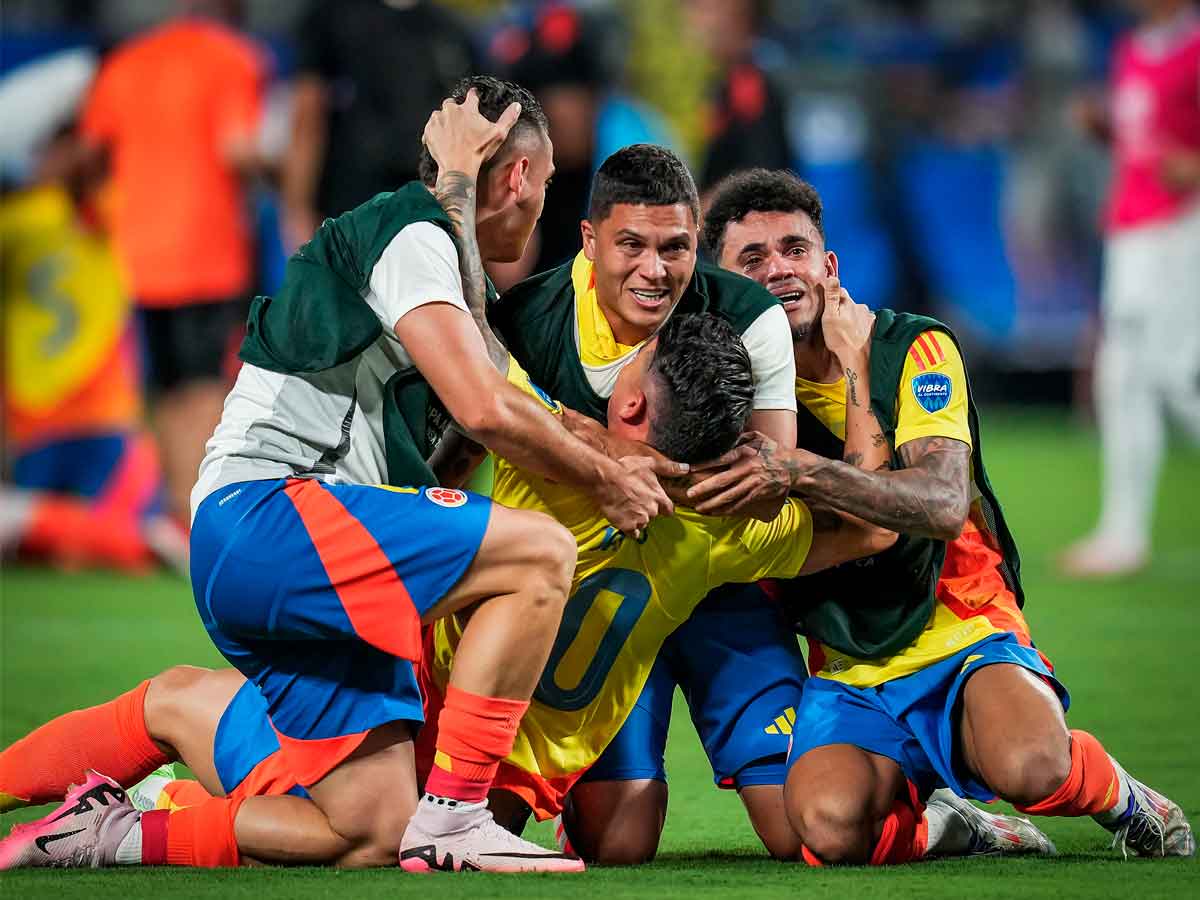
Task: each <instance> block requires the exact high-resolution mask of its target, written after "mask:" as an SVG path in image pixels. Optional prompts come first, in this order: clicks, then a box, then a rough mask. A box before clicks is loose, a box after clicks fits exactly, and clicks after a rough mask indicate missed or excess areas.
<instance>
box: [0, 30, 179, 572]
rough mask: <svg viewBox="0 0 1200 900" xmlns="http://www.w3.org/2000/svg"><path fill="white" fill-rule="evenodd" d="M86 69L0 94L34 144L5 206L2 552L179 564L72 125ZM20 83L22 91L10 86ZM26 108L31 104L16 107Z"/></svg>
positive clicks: (98, 175) (133, 355)
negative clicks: (162, 560)
mask: <svg viewBox="0 0 1200 900" xmlns="http://www.w3.org/2000/svg"><path fill="white" fill-rule="evenodd" d="M94 69H95V60H94V57H93V55H92V54H91V53H90V52H88V51H69V52H66V53H63V54H59V55H58V56H56V57H53V58H51V59H49V60H46V61H43V62H40V63H38V64H36V65H32V66H28V67H25V69H23V70H20V72H19V73H16V74H14V75H12V76H10V77H9V78H8V79H6V82H5V85H4V87H3V88H0V94H2V95H3V99H0V118H3V120H4V122H5V124H6V127H9V128H13V129H15V130H20V131H22V132H23V135H24V137H25V139H26V140H27V141H28V142H29V144H30V145H31V146H30V147H29V152H28V154H26V155H27V157H28V158H27V159H26V160H24V161H23V164H22V165H21V166H20V168H22V169H24V170H25V182H24V183H23V184H22V185H21V186H20V187H17V188H15V189H14V190H12V191H10V192H7V193H5V194H4V195H3V196H2V197H0V272H2V273H3V274H2V276H0V298H2V299H3V323H4V336H5V341H4V361H5V367H4V430H5V449H6V455H8V457H9V458H8V460H7V462H8V463H9V478H8V479H7V480H6V483H5V484H4V485H3V486H2V487H0V549H2V550H5V551H12V550H15V551H17V552H19V553H21V554H22V555H23V556H31V557H35V558H39V559H45V560H48V561H51V562H53V563H55V564H58V565H63V566H67V567H76V566H91V565H100V566H111V567H113V568H117V569H121V570H124V571H142V570H144V569H146V568H147V567H148V566H149V565H151V564H152V563H153V561H154V559H155V556H156V555H161V556H163V558H165V559H166V560H168V561H171V562H173V563H175V564H177V565H179V566H180V567H182V566H183V564H184V560H185V557H186V544H185V542H184V540H183V536H182V534H181V533H180V532H179V531H178V530H177V529H176V528H175V527H173V526H172V525H171V523H170V522H169V520H168V519H167V517H166V516H165V515H164V512H163V496H162V479H161V472H160V470H159V466H158V458H157V455H156V453H155V450H154V445H153V442H152V441H151V440H150V439H149V438H148V437H147V436H146V435H145V434H144V433H143V432H142V428H141V419H142V408H141V389H140V384H139V374H138V361H137V345H136V334H135V330H134V328H133V323H132V318H131V308H130V304H129V298H128V295H127V293H126V290H125V284H124V281H123V278H122V277H121V271H120V266H119V265H118V262H117V260H116V258H115V256H114V254H113V251H112V247H111V245H110V243H109V240H108V237H107V235H106V234H105V233H104V224H105V223H104V215H103V212H104V211H103V203H102V196H101V195H99V194H98V193H97V187H98V186H99V183H100V181H101V180H102V178H103V172H102V171H101V169H100V167H99V166H97V165H96V160H95V159H94V158H93V157H90V156H89V155H88V154H86V153H84V152H82V150H81V147H80V144H79V141H78V137H77V134H76V131H75V124H74V117H75V111H76V107H77V105H78V102H79V99H80V97H81V96H82V94H83V92H84V90H85V89H86V87H87V85H88V83H89V82H90V80H91V77H92V73H93V72H94ZM18 82H20V84H18ZM25 101H32V102H25Z"/></svg>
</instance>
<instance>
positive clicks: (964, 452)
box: [688, 434, 971, 541]
mask: <svg viewBox="0 0 1200 900" xmlns="http://www.w3.org/2000/svg"><path fill="white" fill-rule="evenodd" d="M734 453H735V454H738V456H739V458H747V459H748V458H750V457H757V469H758V474H757V475H756V477H758V478H762V479H768V480H770V481H771V482H772V483H775V484H777V485H779V486H780V487H781V488H785V487H786V488H787V489H790V490H791V491H792V492H794V493H795V494H796V495H797V496H799V497H802V498H804V499H805V500H806V501H809V502H811V503H815V504H819V505H822V506H827V507H829V508H830V509H836V510H839V511H841V512H845V513H849V514H850V515H853V516H857V517H859V518H861V519H863V520H864V521H867V522H870V523H872V524H874V525H879V526H881V527H883V528H887V529H890V530H892V531H897V532H902V533H904V534H913V535H921V536H924V537H931V538H936V539H937V540H942V541H949V540H953V539H954V538H956V537H958V535H959V533H960V532H961V531H962V528H963V525H964V524H965V523H966V521H967V514H968V512H969V511H970V499H971V475H970V460H971V448H970V447H969V446H968V445H967V444H965V443H963V442H962V441H956V440H954V439H953V438H943V437H928V438H918V439H916V440H913V441H909V442H908V443H906V444H905V445H904V446H902V447H901V448H900V458H901V459H902V460H903V461H904V465H905V468H903V469H900V470H899V471H895V472H891V471H881V472H867V471H864V470H862V469H860V468H857V467H856V466H853V465H850V464H848V463H845V462H840V461H838V460H833V459H826V458H825V457H823V456H818V455H817V454H815V453H810V452H809V451H807V450H800V449H795V450H787V449H785V448H783V447H779V446H778V445H776V444H775V443H774V442H773V441H771V440H769V439H768V438H765V437H764V436H763V435H760V434H756V435H753V436H752V437H751V439H750V440H748V441H746V442H745V443H743V444H742V445H741V446H740V447H738V448H737V450H735V451H734ZM701 488H703V490H701ZM722 489H724V490H723V491H722ZM739 490H740V488H739V485H738V484H737V483H736V482H733V481H732V480H727V479H726V476H725V474H724V473H723V474H721V475H716V476H714V477H712V478H710V479H709V480H708V481H706V482H704V483H703V484H702V485H699V486H697V487H696V488H693V489H692V490H691V491H689V492H688V496H689V497H690V498H691V499H692V500H693V502H694V501H695V500H696V498H697V496H698V495H699V496H705V497H707V498H708V499H705V500H704V501H703V502H701V503H699V504H697V506H696V509H697V510H699V511H700V512H702V513H704V512H708V511H709V510H710V509H711V508H718V507H720V506H725V505H727V504H729V503H736V501H737V498H738V495H739ZM714 491H716V492H717V493H715V494H714Z"/></svg>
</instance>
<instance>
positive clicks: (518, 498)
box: [426, 363, 813, 819]
mask: <svg viewBox="0 0 1200 900" xmlns="http://www.w3.org/2000/svg"><path fill="white" fill-rule="evenodd" d="M509 378H510V380H511V381H513V382H514V383H516V384H518V385H520V386H522V387H526V386H527V385H528V376H526V375H525V374H524V372H522V371H521V370H520V367H519V366H515V363H514V365H513V368H511V369H510V372H509ZM531 387H532V386H528V387H526V390H529V392H530V393H534V394H535V396H539V395H540V398H541V400H542V402H543V403H545V404H546V405H547V406H548V407H549V408H551V409H555V408H556V406H557V405H556V404H554V402H553V401H552V400H550V399H549V398H548V397H546V396H545V395H544V394H541V393H540V392H537V391H536V389H533V390H530V388H531ZM492 499H493V500H494V501H496V502H499V503H502V504H504V505H505V506H510V507H514V508H517V509H530V510H536V511H538V512H543V513H546V514H548V515H551V516H553V517H554V518H555V519H557V520H558V521H559V522H560V523H562V525H563V526H565V527H566V528H567V529H568V530H569V531H570V532H571V534H572V535H574V537H575V542H576V544H577V546H578V548H579V558H578V562H577V563H576V566H575V577H574V580H573V582H572V586H571V597H570V599H569V600H568V601H567V606H566V609H565V611H564V614H563V623H562V626H561V628H560V630H559V634H558V637H557V639H556V640H555V642H554V647H553V649H552V650H551V653H550V659H549V661H548V663H547V664H546V668H545V671H544V672H543V673H542V677H541V680H540V681H539V683H538V686H537V689H536V691H535V692H534V696H533V701H532V702H531V704H530V707H529V711H528V712H527V713H526V714H525V718H524V719H522V721H521V727H520V730H519V731H518V733H517V737H516V742H515V744H514V746H513V752H512V753H511V754H510V755H509V756H508V758H507V759H506V760H505V762H506V763H507V765H506V766H505V767H503V771H502V772H501V774H500V776H499V777H498V779H497V782H496V785H497V787H502V788H504V789H505V790H510V791H512V792H514V793H516V794H518V795H519V796H521V797H522V798H523V799H524V800H525V801H526V802H527V803H528V804H529V805H530V807H531V808H532V809H533V810H534V811H535V813H537V815H538V817H539V818H543V819H544V818H548V817H550V816H552V815H555V814H556V813H557V812H559V811H560V810H561V808H562V798H563V796H564V795H565V794H566V792H567V790H569V789H570V787H571V785H572V784H573V783H574V782H575V781H577V780H578V778H579V776H580V775H582V774H583V772H584V771H585V770H586V769H587V768H588V766H590V765H591V764H592V763H593V762H595V761H596V759H597V758H598V757H599V756H600V754H601V752H602V751H603V750H604V748H605V747H606V746H607V745H608V743H609V741H610V740H611V739H612V738H613V737H614V736H615V735H616V733H617V731H618V730H619V729H620V727H621V725H622V723H623V722H624V721H625V717H626V716H627V715H628V714H629V712H630V710H631V709H632V708H633V705H634V703H636V702H637V698H638V697H639V696H640V694H641V692H642V688H643V687H644V685H645V683H646V679H647V678H648V677H649V674H650V669H651V667H652V666H653V665H654V660H655V658H656V657H657V656H658V651H659V648H660V647H661V646H662V644H663V642H664V641H665V640H666V638H667V636H668V635H670V634H671V632H672V631H674V630H675V629H676V628H677V627H678V626H679V625H681V624H682V623H683V622H684V621H685V620H686V619H687V618H688V617H689V616H690V615H691V614H692V610H693V609H694V608H695V607H696V605H697V604H698V603H699V602H700V601H701V600H702V599H703V598H704V597H705V596H706V595H707V594H708V593H709V591H711V590H712V589H713V588H716V587H719V586H720V585H723V584H728V583H731V582H741V583H748V582H754V581H758V580H759V579H760V578H772V577H775V578H789V577H794V576H796V575H798V574H799V572H800V569H801V567H802V566H803V565H804V561H805V559H806V558H807V556H808V551H809V547H810V546H811V544H812V538H813V526H812V517H811V515H810V514H809V510H808V507H807V506H805V505H804V503H803V502H801V501H800V500H797V499H791V500H789V501H788V502H787V503H786V504H785V505H784V507H783V511H782V512H781V513H780V514H779V515H778V516H777V517H776V518H775V519H773V520H772V521H771V522H759V521H757V520H753V519H746V518H737V517H729V518H714V517H710V516H702V515H700V514H699V513H697V512H695V511H694V510H691V509H685V508H679V509H677V510H676V513H675V515H674V516H669V517H660V518H657V519H655V520H654V521H653V522H651V523H650V525H649V527H648V528H646V530H645V531H644V532H643V534H642V537H641V539H640V540H634V539H632V538H626V537H625V536H623V535H622V534H621V533H620V532H618V531H616V530H615V529H614V528H613V527H612V526H611V525H609V524H608V522H607V521H606V520H605V519H604V518H603V516H601V515H600V513H599V512H598V511H597V510H596V507H595V506H594V505H593V503H592V501H591V500H590V499H589V498H588V497H586V496H585V495H584V494H582V493H581V492H580V491H578V490H577V489H575V488H571V487H566V486H564V485H561V484H555V483H552V482H549V481H547V480H546V479H544V478H540V477H538V476H535V475H531V474H530V473H528V472H524V471H521V470H519V469H516V468H514V467H513V466H512V465H510V464H509V463H508V462H506V461H505V460H503V459H499V458H497V459H496V461H495V482H494V485H493V489H492ZM461 636H462V626H461V623H460V622H459V621H458V620H457V619H456V618H446V619H442V620H440V621H438V622H437V623H436V624H435V625H434V626H433V636H432V647H433V650H432V654H431V655H430V657H429V658H428V659H427V660H426V664H427V667H428V669H427V671H428V674H429V675H430V676H431V680H432V682H433V684H434V686H435V687H436V688H437V689H438V691H439V692H443V693H444V691H445V687H446V684H447V682H448V681H449V677H450V667H451V665H452V661H453V657H454V650H455V647H457V645H458V641H459V639H460V638H461Z"/></svg>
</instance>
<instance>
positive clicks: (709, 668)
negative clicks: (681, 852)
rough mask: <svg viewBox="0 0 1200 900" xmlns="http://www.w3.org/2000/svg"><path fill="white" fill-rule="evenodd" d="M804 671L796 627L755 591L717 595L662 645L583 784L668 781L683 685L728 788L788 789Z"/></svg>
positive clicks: (717, 777) (718, 778)
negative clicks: (675, 705)
mask: <svg viewBox="0 0 1200 900" xmlns="http://www.w3.org/2000/svg"><path fill="white" fill-rule="evenodd" d="M805 678H806V671H805V665H804V657H803V655H802V654H801V653H800V647H799V644H798V643H797V641H796V636H795V634H794V633H793V632H792V629H791V628H790V627H789V626H788V624H787V622H785V621H784V619H783V617H782V616H781V615H780V614H779V611H778V609H777V607H776V605H775V604H774V603H773V602H771V600H770V599H769V598H768V597H767V596H766V595H765V594H764V593H763V592H762V590H761V589H760V588H759V587H758V585H733V584H731V585H725V586H724V587H721V588H718V589H716V590H715V591H713V592H711V593H710V594H709V595H708V596H707V597H706V598H704V600H703V601H702V602H701V603H700V605H699V606H697V607H696V609H695V610H694V611H693V612H692V615H691V618H689V619H688V620H687V621H686V622H685V623H684V624H683V625H681V626H680V627H679V628H677V629H676V630H675V632H674V633H672V634H671V636H670V637H669V638H667V641H666V642H665V643H664V644H663V647H662V650H661V651H660V652H659V655H658V659H657V661H656V662H655V664H654V669H653V670H652V671H651V673H650V678H649V679H648V680H647V682H646V687H645V688H644V689H643V691H642V695H641V697H640V698H639V700H638V703H637V705H636V706H635V707H634V709H633V711H632V712H631V713H630V714H629V717H628V718H627V719H626V720H625V724H624V725H622V726H621V730H620V732H618V733H617V736H616V737H615V738H614V739H613V741H612V742H611V743H610V744H609V745H608V747H607V748H605V751H604V753H603V754H601V756H600V758H599V759H598V760H597V761H596V762H595V764H593V765H592V767H591V768H590V769H588V772H587V774H586V775H585V776H584V778H583V780H585V781H630V780H633V779H640V778H652V779H655V780H658V781H666V768H665V765H664V753H665V750H666V743H667V728H668V723H669V722H670V719H671V699H672V697H673V695H674V693H675V685H679V687H680V689H681V690H682V691H683V696H684V699H685V700H686V701H687V704H688V710H689V712H690V713H691V717H692V723H693V724H694V725H695V727H696V732H697V733H698V734H699V735H700V742H701V743H702V744H703V745H704V752H705V753H707V754H708V760H709V763H710V764H711V765H712V769H713V780H714V781H715V782H716V783H717V784H718V785H721V786H722V787H736V788H739V789H740V788H743V787H747V786H750V785H756V784H783V782H784V779H785V777H786V775H787V763H786V760H787V748H788V739H789V736H790V735H791V732H792V721H793V719H794V718H795V714H796V709H797V707H798V706H799V704H800V697H801V694H802V691H803V688H804V681H805Z"/></svg>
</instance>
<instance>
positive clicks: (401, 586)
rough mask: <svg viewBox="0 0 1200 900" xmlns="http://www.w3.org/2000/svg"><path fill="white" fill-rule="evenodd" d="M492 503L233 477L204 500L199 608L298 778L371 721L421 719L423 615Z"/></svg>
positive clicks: (423, 492)
mask: <svg viewBox="0 0 1200 900" xmlns="http://www.w3.org/2000/svg"><path fill="white" fill-rule="evenodd" d="M490 512H491V501H490V500H488V499H486V498H483V497H479V496H477V495H471V494H467V493H464V492H462V491H454V490H449V489H446V488H420V489H417V488H381V487H369V486H366V485H346V484H337V485H327V484H322V483H321V482H318V481H313V480H307V479H277V480H271V481H248V482H242V483H241V484H232V485H228V486H227V487H225V488H222V489H221V490H218V491H215V492H213V494H211V495H210V496H209V497H207V498H206V499H205V500H204V502H203V503H201V504H200V507H199V509H198V510H197V512H196V519H195V522H194V523H193V526H192V589H193V591H194V593H195V597H196V606H197V609H198V610H199V612H200V618H201V620H202V621H203V622H204V626H205V628H206V629H207V630H208V633H209V636H210V637H211V638H212V640H213V643H214V644H215V645H216V646H217V649H218V650H220V651H221V653H222V655H224V656H225V658H226V659H227V660H229V662H230V663H232V664H233V665H234V666H235V667H236V668H237V669H238V670H239V671H241V672H242V674H244V675H245V676H246V678H247V679H249V680H250V681H251V682H253V683H254V685H255V686H256V687H257V689H258V691H259V692H260V693H261V694H262V696H263V698H264V699H265V701H266V704H267V712H268V715H269V717H270V723H271V727H272V729H273V731H274V732H275V733H276V735H277V737H278V739H279V742H280V744H281V747H282V751H283V753H284V756H285V757H287V759H288V766H289V767H290V769H291V771H292V773H293V774H294V775H295V778H296V781H297V783H299V784H302V785H311V784H313V783H315V782H316V781H318V780H320V778H322V777H324V775H325V774H327V773H328V772H329V771H330V770H331V769H332V768H333V767H334V766H336V765H337V764H338V763H339V762H341V760H342V759H344V758H345V757H346V756H347V755H349V754H350V753H351V752H353V750H354V749H355V748H356V747H357V746H358V744H359V743H361V742H362V739H363V737H365V735H366V733H367V732H368V731H370V730H371V729H372V728H375V727H377V726H379V725H382V724H385V723H387V722H394V721H409V722H414V723H418V724H419V723H420V722H422V721H423V713H422V709H421V694H420V690H419V689H418V687H417V679H416V673H415V672H414V668H413V665H414V661H415V660H419V659H420V655H421V637H420V618H421V616H422V615H423V614H424V613H425V612H427V611H428V610H429V609H430V608H431V607H433V606H434V605H435V604H436V603H437V602H438V601H439V600H440V599H441V598H442V597H443V596H445V595H446V593H447V592H448V591H449V590H450V589H451V588H452V587H453V586H454V585H455V584H456V583H457V582H458V580H459V579H460V578H461V577H462V575H463V573H464V572H466V570H467V568H468V567H469V566H470V565H471V562H472V560H473V559H474V558H475V553H476V551H477V550H478V549H479V544H480V542H481V541H482V540H483V535H484V532H485V531H486V529H487V523H488V519H489V516H490Z"/></svg>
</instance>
